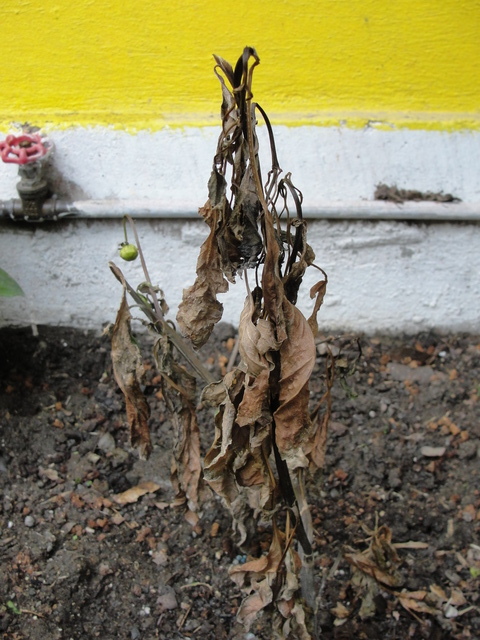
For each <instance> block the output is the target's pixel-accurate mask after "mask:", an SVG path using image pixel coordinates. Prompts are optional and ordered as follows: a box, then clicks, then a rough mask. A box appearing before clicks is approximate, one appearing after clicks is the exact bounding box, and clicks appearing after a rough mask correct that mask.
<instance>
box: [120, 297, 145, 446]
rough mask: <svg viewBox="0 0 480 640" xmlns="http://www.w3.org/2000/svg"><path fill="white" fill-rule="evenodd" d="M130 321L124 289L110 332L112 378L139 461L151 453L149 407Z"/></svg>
mask: <svg viewBox="0 0 480 640" xmlns="http://www.w3.org/2000/svg"><path fill="white" fill-rule="evenodd" d="M130 321H131V314H130V311H129V308H128V304H127V298H126V293H125V287H124V290H123V295H122V301H121V304H120V308H119V310H118V313H117V318H116V320H115V325H114V327H113V331H112V349H111V353H112V364H113V375H114V376H115V380H116V381H117V384H118V386H119V387H120V389H121V390H122V392H123V395H124V397H125V405H126V412H127V421H128V424H129V426H130V442H131V444H132V446H133V447H138V450H139V454H140V456H141V457H142V458H148V456H149V455H150V453H151V451H152V443H151V440H150V430H149V427H148V418H149V417H150V407H149V406H148V404H147V401H146V399H145V396H144V395H143V392H142V389H141V386H140V383H141V379H142V376H143V372H144V369H143V364H142V358H141V354H140V350H139V348H138V346H137V344H136V343H135V341H134V339H133V337H132V334H131V330H130Z"/></svg>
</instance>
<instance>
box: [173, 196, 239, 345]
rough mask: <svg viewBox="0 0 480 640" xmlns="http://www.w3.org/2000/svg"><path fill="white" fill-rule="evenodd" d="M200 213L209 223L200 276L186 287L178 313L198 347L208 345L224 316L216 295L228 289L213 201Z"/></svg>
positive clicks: (198, 272) (182, 327)
mask: <svg viewBox="0 0 480 640" xmlns="http://www.w3.org/2000/svg"><path fill="white" fill-rule="evenodd" d="M200 213H201V214H202V215H203V217H204V218H205V221H206V222H207V224H208V225H209V227H210V233H209V235H208V238H207V239H206V240H205V242H204V243H203V244H202V246H201V248H200V253H199V256H198V260H197V278H196V280H195V282H194V284H193V285H192V286H191V287H189V288H188V289H184V291H183V298H182V302H181V303H180V305H179V307H178V313H177V321H178V324H179V327H180V329H181V331H182V333H183V334H184V335H186V336H187V337H188V338H190V340H191V341H192V342H193V344H194V346H195V347H197V348H199V347H201V346H202V345H204V344H205V342H206V341H207V340H208V338H209V337H210V334H211V333H212V331H213V327H214V326H215V324H216V323H217V322H219V320H220V319H221V317H222V314H223V305H222V304H221V303H220V302H219V301H218V300H217V295H218V294H219V293H225V292H226V291H228V282H227V280H226V279H225V276H224V275H223V270H222V264H221V256H220V252H219V248H218V243H217V237H216V236H217V231H218V219H219V216H218V210H216V209H214V208H212V205H211V203H210V201H207V203H206V204H205V206H204V207H203V208H202V209H200Z"/></svg>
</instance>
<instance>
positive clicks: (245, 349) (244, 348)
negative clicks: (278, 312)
mask: <svg viewBox="0 0 480 640" xmlns="http://www.w3.org/2000/svg"><path fill="white" fill-rule="evenodd" d="M254 315H255V303H254V300H253V295H252V294H251V293H250V292H249V293H248V296H247V298H246V300H245V305H244V307H243V311H242V313H241V315H240V323H239V326H238V349H239V353H240V356H241V358H242V361H243V362H244V363H245V366H246V370H247V373H248V374H249V375H252V376H254V377H256V376H258V375H260V373H261V372H262V371H264V370H265V369H267V370H269V371H271V370H272V369H273V367H274V364H273V360H272V357H271V355H270V353H269V352H270V351H272V350H274V351H276V350H277V349H278V347H279V344H278V342H277V341H276V339H275V335H274V332H273V327H272V325H271V323H270V321H269V320H266V319H263V318H258V319H257V320H256V322H254Z"/></svg>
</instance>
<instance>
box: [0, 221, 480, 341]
mask: <svg viewBox="0 0 480 640" xmlns="http://www.w3.org/2000/svg"><path fill="white" fill-rule="evenodd" d="M137 228H138V232H139V235H140V238H141V242H142V246H143V249H144V252H145V255H146V257H147V260H148V264H149V269H150V275H151V277H152V279H153V280H154V281H155V282H156V283H157V282H158V283H159V284H160V286H161V287H162V289H163V290H164V292H165V295H166V299H167V302H168V304H169V305H170V308H171V310H172V314H171V317H172V318H173V319H174V317H175V312H176V307H177V305H178V303H179V302H180V300H181V295H182V289H183V288H184V287H186V286H188V285H190V284H191V283H192V282H193V280H194V277H195V264H196V257H197V254H198V248H199V246H200V244H201V242H202V241H203V238H204V237H205V235H206V226H205V225H204V224H203V222H200V221H199V222H190V221H188V222H178V221H168V220H163V221H144V220H142V221H138V222H137ZM122 239H123V230H122V225H121V221H120V220H109V221H88V222H87V221H80V220H76V221H69V222H61V223H58V224H57V225H56V226H53V228H44V227H31V226H27V227H18V226H16V227H14V228H12V227H11V225H8V230H7V232H6V231H5V227H2V233H0V256H1V264H2V266H3V265H4V266H5V268H7V270H8V271H9V273H10V274H11V275H12V276H13V277H15V278H16V279H17V280H18V282H19V283H20V284H21V286H22V287H23V289H24V291H25V297H24V298H10V299H6V298H4V299H0V317H1V324H3V325H7V324H15V325H16V324H30V323H35V324H53V325H69V326H76V327H83V328H89V329H98V330H101V328H102V326H103V325H104V324H106V323H109V322H113V320H114V319H115V314H116V309H117V306H118V304H119V300H120V294H121V287H120V285H119V284H118V283H117V281H116V280H115V279H114V277H113V275H112V274H111V273H110V270H109V268H108V262H109V261H110V260H114V261H116V262H117V264H118V265H119V266H120V267H121V268H122V270H123V271H124V273H125V275H126V277H127V279H128V280H129V281H130V283H131V284H132V285H136V284H138V283H140V282H142V281H143V279H144V278H143V276H142V273H141V270H140V264H139V262H138V261H136V262H134V263H126V262H124V261H122V260H121V259H120V258H118V257H117V246H118V244H119V243H120V242H121V241H122ZM309 241H310V243H311V245H312V246H313V248H314V250H315V252H316V255H317V263H318V264H319V265H320V266H321V267H322V268H324V269H325V270H326V271H327V273H328V276H329V287H328V293H327V296H326V299H325V304H324V307H323V308H322V309H321V311H320V314H319V321H320V325H321V326H323V327H324V328H328V329H331V330H334V331H340V330H355V331H363V332H367V333H373V332H381V331H385V332H409V333H412V332H417V331H421V330H425V329H430V328H434V329H438V330H442V331H470V332H476V331H477V332H478V330H479V325H478V319H479V314H480V285H479V280H478V274H479V273H480V233H479V229H478V227H477V226H475V225H470V224H464V225H460V224H449V223H442V224H412V223H406V222H398V223H391V222H365V221H358V222H346V221H344V222H328V221H311V222H310V223H309ZM317 275H318V272H317V271H316V270H315V269H312V270H311V272H310V273H309V274H308V275H307V277H306V278H305V281H304V285H303V286H302V290H303V293H302V295H301V298H300V301H299V306H300V307H301V308H302V309H303V310H305V311H306V312H308V311H309V310H310V308H311V301H310V299H309V295H308V292H309V289H310V287H311V285H312V284H313V283H314V282H315V279H316V278H317ZM244 297H245V288H244V284H243V282H242V281H240V280H239V281H238V283H237V284H236V285H235V286H234V287H232V290H231V291H230V292H229V293H228V294H226V295H225V296H223V302H224V303H225V312H224V320H225V321H227V322H231V323H233V324H235V325H237V324H238V318H239V315H240V311H241V309H242V305H243V300H244Z"/></svg>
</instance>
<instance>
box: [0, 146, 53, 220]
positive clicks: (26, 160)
mask: <svg viewBox="0 0 480 640" xmlns="http://www.w3.org/2000/svg"><path fill="white" fill-rule="evenodd" d="M52 149H53V145H52V143H51V142H50V141H49V140H47V139H46V138H45V137H44V136H41V135H40V134H38V133H22V134H21V135H18V136H16V135H9V136H7V137H6V139H5V140H4V141H3V142H0V157H1V159H2V160H3V162H7V163H13V164H18V175H19V176H20V181H19V182H18V183H17V191H18V195H19V196H20V199H21V202H22V211H21V213H20V214H18V213H16V214H15V216H14V217H15V218H16V219H23V220H30V221H40V220H42V219H43V216H42V209H43V204H44V202H45V201H46V200H47V199H48V198H49V197H50V195H51V193H50V187H49V185H48V182H47V180H46V179H45V178H44V176H43V167H44V163H45V160H46V159H47V157H48V156H49V155H50V153H51V152H52Z"/></svg>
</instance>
